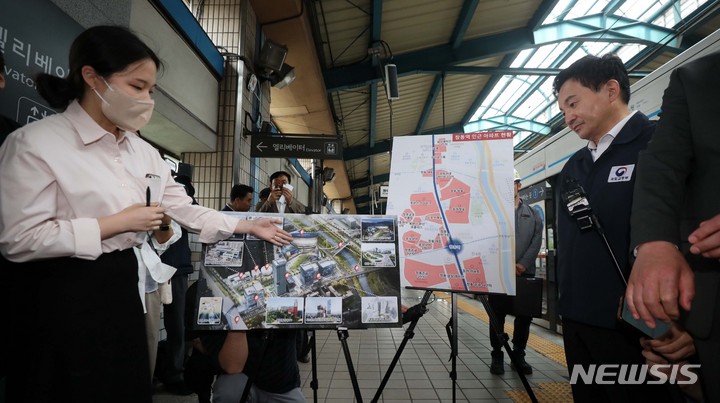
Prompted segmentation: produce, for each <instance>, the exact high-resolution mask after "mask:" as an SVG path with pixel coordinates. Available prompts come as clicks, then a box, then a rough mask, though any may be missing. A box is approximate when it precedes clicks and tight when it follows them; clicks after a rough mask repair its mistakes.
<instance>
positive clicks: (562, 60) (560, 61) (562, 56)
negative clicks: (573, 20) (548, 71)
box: [506, 43, 644, 115]
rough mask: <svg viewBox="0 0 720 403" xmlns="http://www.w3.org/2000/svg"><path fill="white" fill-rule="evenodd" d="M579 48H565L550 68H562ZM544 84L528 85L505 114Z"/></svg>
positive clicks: (539, 82)
mask: <svg viewBox="0 0 720 403" xmlns="http://www.w3.org/2000/svg"><path fill="white" fill-rule="evenodd" d="M579 48H580V44H579V43H576V44H572V45H569V46H568V47H567V48H565V50H564V51H563V52H562V53H561V54H560V55H559V56H558V57H557V58H556V59H555V61H553V63H552V67H557V66H562V64H563V63H565V61H566V60H567V59H568V58H569V57H570V56H572V54H573V53H575V51H576V50H577V49H579ZM557 70H558V72H557V73H556V74H554V75H557V74H560V69H557ZM643 77H644V76H643ZM544 83H545V80H541V79H539V80H535V82H534V83H532V84H531V85H530V87H529V88H528V89H527V90H526V91H525V93H524V94H522V95H521V96H520V98H519V99H518V100H517V101H515V103H514V104H512V105H511V106H510V108H508V109H507V112H506V113H508V114H510V115H512V114H513V113H515V111H516V110H517V108H519V107H520V106H521V105H522V104H524V103H525V101H527V100H528V98H530V96H531V95H532V94H533V93H535V91H538V89H539V88H540V87H541V86H542V85H543V84H544Z"/></svg>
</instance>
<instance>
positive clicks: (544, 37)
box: [533, 14, 680, 47]
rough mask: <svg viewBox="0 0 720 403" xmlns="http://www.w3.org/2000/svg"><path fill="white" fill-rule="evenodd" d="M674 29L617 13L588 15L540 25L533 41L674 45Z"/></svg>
mask: <svg viewBox="0 0 720 403" xmlns="http://www.w3.org/2000/svg"><path fill="white" fill-rule="evenodd" d="M675 35H676V32H675V30H672V29H668V28H663V27H659V26H656V25H652V24H646V23H644V22H640V21H636V20H632V19H630V18H625V17H619V16H616V15H612V16H604V15H602V14H596V15H588V16H584V17H580V18H575V19H572V20H565V21H562V22H557V23H553V24H548V25H543V26H541V27H540V28H538V29H536V30H535V32H534V33H533V38H534V40H535V44H537V45H542V44H548V43H554V42H560V41H567V40H583V39H584V40H593V41H596V42H597V41H602V42H619V43H644V44H648V45H654V44H657V43H663V44H665V46H670V47H677V46H678V45H679V43H680V41H679V39H678V38H676V37H675Z"/></svg>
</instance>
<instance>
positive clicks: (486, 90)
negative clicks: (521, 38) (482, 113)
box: [460, 53, 517, 126]
mask: <svg viewBox="0 0 720 403" xmlns="http://www.w3.org/2000/svg"><path fill="white" fill-rule="evenodd" d="M516 56H517V54H515V53H513V54H509V55H507V56H505V57H504V58H503V60H502V61H501V62H500V66H499V67H502V68H508V67H510V64H512V62H513V60H514V59H515V57H516ZM500 78H501V76H499V75H496V76H492V77H490V78H489V79H488V80H487V83H485V86H484V87H483V89H482V90H481V91H480V94H478V96H477V98H475V101H474V102H473V103H472V104H471V105H470V108H468V111H467V112H465V116H463V118H462V119H461V120H460V125H462V126H465V124H467V122H469V121H470V119H471V118H472V116H473V115H474V114H475V112H476V111H477V110H478V108H479V107H480V105H482V103H483V101H484V100H485V98H487V96H488V95H490V92H492V90H493V88H495V86H496V85H497V83H498V82H499V81H500Z"/></svg>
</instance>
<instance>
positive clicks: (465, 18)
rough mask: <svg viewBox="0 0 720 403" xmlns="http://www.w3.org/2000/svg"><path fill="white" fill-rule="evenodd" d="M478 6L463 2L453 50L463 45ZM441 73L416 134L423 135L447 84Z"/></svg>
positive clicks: (469, 0) (471, 0)
mask: <svg viewBox="0 0 720 403" xmlns="http://www.w3.org/2000/svg"><path fill="white" fill-rule="evenodd" d="M478 4H480V0H465V1H464V2H463V6H462V8H461V9H460V14H459V15H458V19H457V21H456V22H455V28H453V33H452V35H450V41H449V44H450V46H452V48H453V49H457V48H459V47H460V45H461V44H462V40H463V38H464V37H465V32H467V29H468V27H469V26H470V22H471V21H472V19H473V16H474V15H475V10H477V6H478ZM439 73H440V74H438V75H437V76H436V77H435V80H434V81H433V83H432V86H431V87H430V92H429V93H428V97H427V99H426V100H425V106H423V111H422V114H420V119H418V124H417V126H416V127H415V134H420V133H422V131H423V129H425V123H427V120H428V118H429V117H430V113H431V112H432V110H433V107H434V106H435V101H436V100H437V96H438V93H439V92H440V90H441V87H442V85H443V84H444V82H445V74H444V72H439Z"/></svg>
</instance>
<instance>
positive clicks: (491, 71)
mask: <svg viewBox="0 0 720 403" xmlns="http://www.w3.org/2000/svg"><path fill="white" fill-rule="evenodd" d="M580 42H584V41H580ZM560 71H561V69H559V68H542V67H536V68H532V67H501V66H498V67H493V66H445V67H443V68H442V70H439V69H419V70H417V72H418V73H433V74H440V73H447V74H476V75H487V76H494V75H497V74H500V75H507V76H556V75H558V73H560ZM632 74H633V75H631V77H637V78H643V77H645V76H646V75H648V74H650V71H634V72H633V73H632Z"/></svg>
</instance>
